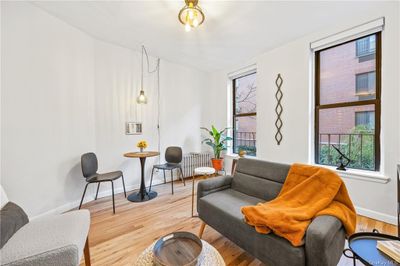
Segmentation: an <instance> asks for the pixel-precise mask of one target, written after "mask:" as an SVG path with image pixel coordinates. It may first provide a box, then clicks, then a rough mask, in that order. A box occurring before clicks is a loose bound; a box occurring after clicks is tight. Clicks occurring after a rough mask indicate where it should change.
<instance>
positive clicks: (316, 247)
mask: <svg viewBox="0 0 400 266" xmlns="http://www.w3.org/2000/svg"><path fill="white" fill-rule="evenodd" d="M345 237H346V235H345V231H344V228H343V226H342V223H341V222H340V220H338V219H337V218H336V217H334V216H330V215H322V216H318V217H316V218H315V219H314V220H313V221H312V222H311V224H310V225H309V226H308V229H307V231H306V236H305V251H306V261H307V265H310V266H311V265H312V266H314V265H327V266H329V265H337V263H338V262H339V260H340V257H341V256H342V252H343V248H344V242H345Z"/></svg>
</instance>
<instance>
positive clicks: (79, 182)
mask: <svg viewBox="0 0 400 266" xmlns="http://www.w3.org/2000/svg"><path fill="white" fill-rule="evenodd" d="M71 161H72V160H71ZM64 165H69V167H70V168H69V170H68V172H67V174H66V178H65V179H64V180H65V183H64V189H63V191H64V197H65V198H66V199H67V200H68V201H70V202H71V201H77V200H80V197H81V196H82V193H83V189H84V188H85V185H86V181H85V177H84V176H83V174H82V168H81V161H80V157H79V158H74V159H73V162H72V164H71V162H65V163H64ZM70 165H72V167H71V166H70ZM60 168H61V169H62V168H63V166H61V167H60ZM59 173H60V174H62V173H65V172H64V171H62V170H61V171H59ZM92 190H93V189H91V188H90V186H89V187H88V190H87V192H86V193H87V195H91V194H92V193H94V191H92ZM71 191H73V193H68V192H71Z"/></svg>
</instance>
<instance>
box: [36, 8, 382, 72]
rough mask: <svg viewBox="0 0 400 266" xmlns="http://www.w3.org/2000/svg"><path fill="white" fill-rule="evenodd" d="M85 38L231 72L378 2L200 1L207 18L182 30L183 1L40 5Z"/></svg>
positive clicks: (363, 10)
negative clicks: (197, 24)
mask: <svg viewBox="0 0 400 266" xmlns="http://www.w3.org/2000/svg"><path fill="white" fill-rule="evenodd" d="M34 3H35V5H37V6H39V7H40V8H42V9H44V10H46V11H47V12H49V13H50V14H53V15H54V16H56V17H58V18H60V19H62V20H64V21H66V22H67V23H69V24H71V25H73V26H75V27H77V28H79V29H81V30H83V31H85V32H87V33H88V34H90V35H92V36H94V37H96V38H98V39H101V40H104V41H108V42H112V43H115V44H118V45H121V46H124V47H128V48H131V49H134V50H140V45H141V44H144V45H145V46H146V48H147V50H148V51H149V54H151V55H153V56H158V57H161V58H162V59H166V60H169V61H172V62H176V63H180V64H184V65H189V66H193V67H196V68H198V69H202V70H205V71H213V70H218V69H224V68H229V67H231V66H235V65H240V64H241V63H243V62H245V61H247V60H249V59H251V58H253V57H255V56H256V55H258V54H261V53H263V52H265V51H267V50H269V49H272V48H274V47H277V46H279V45H281V44H283V43H286V42H288V41H291V40H294V39H296V38H299V37H301V36H304V35H305V34H308V33H311V32H314V31H317V30H320V29H322V28H325V27H329V26H332V25H334V24H335V23H337V22H340V21H342V20H343V19H346V18H349V17H350V18H351V17H352V16H357V15H359V14H365V13H368V11H370V10H373V9H374V8H375V7H377V5H379V1H376V2H360V1H355V2H340V1H337V2H326V1H325V2H324V1H312V2H302V1H296V2H284V1H276V2H272V1H215V0H214V1H205V0H200V1H199V5H200V6H201V7H202V9H203V11H204V13H205V16H206V20H205V22H204V24H203V25H201V26H200V27H199V28H197V29H195V30H193V31H191V32H185V30H184V28H183V26H182V25H181V24H180V23H179V21H178V17H177V14H178V12H179V9H180V8H181V7H182V6H183V4H184V1H183V0H182V1H38V2H34Z"/></svg>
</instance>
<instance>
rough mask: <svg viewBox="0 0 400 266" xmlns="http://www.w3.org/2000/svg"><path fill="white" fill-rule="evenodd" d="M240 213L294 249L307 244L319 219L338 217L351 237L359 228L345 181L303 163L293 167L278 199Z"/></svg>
mask: <svg viewBox="0 0 400 266" xmlns="http://www.w3.org/2000/svg"><path fill="white" fill-rule="evenodd" d="M241 210H242V213H243V214H244V217H245V220H246V222H247V223H248V224H249V225H252V226H254V227H255V229H256V231H257V232H259V233H262V234H268V233H269V232H271V231H272V232H274V233H275V234H276V235H279V236H281V237H284V238H286V239H287V240H289V241H290V243H292V245H293V246H301V245H302V244H304V242H303V237H304V235H305V233H306V230H307V228H308V225H309V224H310V223H311V221H312V219H313V218H315V217H317V216H321V215H332V216H335V217H337V218H338V219H339V220H340V221H341V222H342V223H343V225H344V228H345V230H346V233H347V234H348V235H351V234H353V233H354V230H355V226H356V212H355V209H354V206H353V203H352V202H351V200H350V197H349V194H348V193H347V189H346V186H345V184H344V183H343V181H342V179H341V178H340V177H339V176H338V175H337V174H336V173H335V172H333V171H331V170H329V169H326V168H322V167H317V166H311V165H304V164H293V165H292V167H291V168H290V171H289V173H288V176H287V178H286V181H285V183H284V184H283V187H282V190H281V192H280V193H279V195H278V196H277V197H276V198H275V199H273V200H271V201H268V202H265V203H259V204H257V206H245V207H242V209H241Z"/></svg>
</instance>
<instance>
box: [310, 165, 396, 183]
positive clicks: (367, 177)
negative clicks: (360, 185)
mask: <svg viewBox="0 0 400 266" xmlns="http://www.w3.org/2000/svg"><path fill="white" fill-rule="evenodd" d="M315 165H316V166H321V167H325V168H328V169H330V170H333V171H335V172H336V173H337V174H338V175H339V176H340V177H342V178H348V179H357V180H363V181H369V182H375V183H382V184H386V183H388V182H389V181H390V178H389V177H387V176H385V175H384V174H382V173H380V172H373V171H364V170H357V169H347V171H340V170H337V169H336V167H333V166H327V165H320V164H315Z"/></svg>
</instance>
